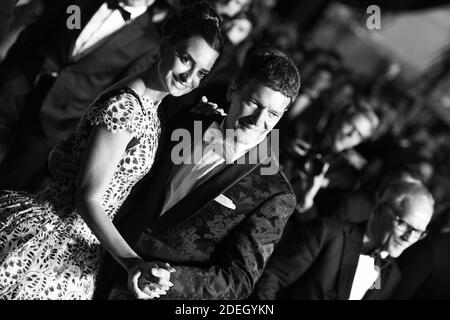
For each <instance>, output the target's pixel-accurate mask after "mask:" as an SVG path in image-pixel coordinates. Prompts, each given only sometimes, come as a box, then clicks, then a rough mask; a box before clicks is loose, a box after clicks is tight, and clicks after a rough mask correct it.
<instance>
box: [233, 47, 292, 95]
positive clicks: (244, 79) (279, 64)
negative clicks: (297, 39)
mask: <svg viewBox="0 0 450 320" xmlns="http://www.w3.org/2000/svg"><path fill="white" fill-rule="evenodd" d="M253 79H256V80H257V81H260V82H261V83H262V84H263V85H265V86H267V87H269V88H271V89H272V90H275V91H278V92H281V93H282V94H283V95H285V96H286V97H288V98H290V99H291V102H292V101H294V100H295V98H296V97H297V94H298V91H299V89H300V74H299V72H298V69H297V67H296V66H295V63H294V61H293V60H292V59H290V58H289V57H288V56H287V55H285V54H284V53H283V52H281V51H279V50H275V49H260V50H252V51H251V52H249V54H248V55H247V56H246V58H245V61H244V65H243V66H242V68H241V70H240V72H239V74H238V76H237V79H236V84H237V86H238V87H243V86H244V85H245V84H247V83H248V82H250V81H251V80H253Z"/></svg>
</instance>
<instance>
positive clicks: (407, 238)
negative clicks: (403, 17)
mask: <svg viewBox="0 0 450 320" xmlns="http://www.w3.org/2000/svg"><path fill="white" fill-rule="evenodd" d="M412 236H413V232H412V231H410V230H408V231H406V232H405V233H403V234H402V236H401V237H400V238H401V239H402V240H403V241H408V242H409V241H410V240H411V238H412Z"/></svg>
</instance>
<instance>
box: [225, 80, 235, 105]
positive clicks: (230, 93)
mask: <svg viewBox="0 0 450 320" xmlns="http://www.w3.org/2000/svg"><path fill="white" fill-rule="evenodd" d="M236 89H237V85H236V81H234V80H231V81H230V84H229V85H228V90H227V101H228V102H231V100H232V98H233V94H234V93H235V92H236Z"/></svg>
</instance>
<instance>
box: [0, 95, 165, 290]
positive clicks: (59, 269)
mask: <svg viewBox="0 0 450 320" xmlns="http://www.w3.org/2000/svg"><path fill="white" fill-rule="evenodd" d="M94 125H104V126H106V128H107V129H108V130H110V131H111V132H113V133H116V132H119V131H121V130H128V131H129V132H131V133H132V134H133V136H134V139H133V140H132V141H131V143H130V144H129V146H128V148H127V150H126V151H125V152H124V154H123V156H122V158H121V160H120V163H119V164H118V166H117V168H116V170H115V172H114V174H113V177H112V179H111V181H110V183H109V187H108V189H107V190H106V192H105V193H104V194H103V196H102V206H103V208H104V209H105V211H106V214H107V215H108V217H109V218H111V219H112V218H113V217H114V215H115V214H116V212H117V211H118V209H119V207H120V206H121V204H122V203H123V201H124V200H125V198H126V197H127V196H128V195H129V193H130V190H131V188H132V187H133V186H134V184H135V183H136V182H137V181H139V179H141V178H142V177H143V176H144V175H145V174H146V173H147V172H148V171H149V170H150V168H151V166H152V164H153V161H154V158H155V154H156V149H157V147H158V141H159V137H160V133H161V122H160V118H159V116H158V113H157V105H155V104H153V103H152V102H151V101H150V100H149V99H148V98H147V97H145V96H142V97H140V96H138V95H137V94H136V93H135V92H134V91H132V90H131V89H119V90H114V91H113V92H110V93H108V94H107V96H104V97H102V98H101V99H99V100H97V101H96V102H94V103H93V105H92V106H91V107H90V108H89V109H88V110H87V112H86V114H85V115H84V117H83V118H82V120H81V122H80V124H79V126H78V128H77V130H76V131H75V133H73V134H72V135H70V136H69V138H68V139H66V140H65V141H64V142H63V143H61V145H59V146H58V147H61V148H63V149H64V150H65V151H69V152H70V153H71V154H72V155H73V156H74V157H75V159H76V161H77V164H78V165H79V164H80V162H81V159H82V157H83V155H84V150H85V148H86V145H87V142H88V137H89V134H90V131H91V130H92V128H93V126H94ZM30 161H32V159H30ZM74 194H75V189H74V182H73V181H69V182H66V183H60V182H55V183H54V184H52V185H50V186H49V187H47V188H46V189H45V190H43V191H42V192H40V193H38V194H35V195H31V194H28V193H25V192H15V191H0V299H91V298H92V295H93V291H94V283H95V280H96V276H97V273H98V270H99V268H100V262H101V258H102V255H103V248H102V246H101V245H100V243H99V241H98V240H97V238H96V237H95V236H94V235H93V233H92V232H91V231H90V229H89V228H88V226H87V225H86V224H85V222H84V221H83V220H82V218H81V217H80V216H79V215H78V213H77V211H76V209H75V206H74Z"/></svg>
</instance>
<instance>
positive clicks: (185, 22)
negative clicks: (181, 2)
mask: <svg viewBox="0 0 450 320" xmlns="http://www.w3.org/2000/svg"><path fill="white" fill-rule="evenodd" d="M162 36H163V39H164V40H163V41H168V43H170V44H175V43H177V42H179V41H183V40H186V39H189V38H191V37H195V36H199V37H202V38H203V39H204V40H205V41H206V43H208V45H209V46H211V48H213V49H214V50H216V51H217V52H218V53H219V55H220V54H222V49H223V37H222V20H221V18H220V16H219V15H218V14H217V12H216V10H215V9H214V7H212V6H211V5H210V4H209V3H208V2H204V1H197V2H196V3H194V4H191V5H190V6H189V7H186V8H184V9H182V10H180V11H179V12H177V13H175V14H173V15H172V16H169V17H168V18H167V19H166V21H165V22H164V24H163V26H162Z"/></svg>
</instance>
